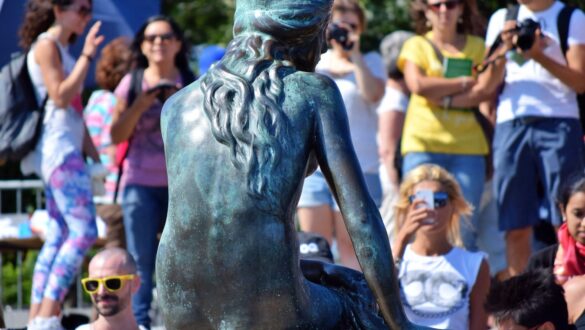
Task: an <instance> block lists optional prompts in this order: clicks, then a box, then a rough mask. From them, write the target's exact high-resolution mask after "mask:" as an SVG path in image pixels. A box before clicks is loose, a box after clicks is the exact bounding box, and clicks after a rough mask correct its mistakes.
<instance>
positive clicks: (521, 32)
mask: <svg viewBox="0 0 585 330" xmlns="http://www.w3.org/2000/svg"><path fill="white" fill-rule="evenodd" d="M539 28H540V24H539V23H538V22H536V21H534V20H532V19H530V18H528V19H526V20H524V21H522V22H520V24H518V28H517V29H518V38H517V39H516V47H518V48H520V49H521V50H523V51H526V50H529V49H530V48H532V45H533V44H534V40H535V39H536V30H538V29H539Z"/></svg>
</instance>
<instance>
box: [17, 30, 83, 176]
mask: <svg viewBox="0 0 585 330" xmlns="http://www.w3.org/2000/svg"><path fill="white" fill-rule="evenodd" d="M42 38H52V37H50V36H49V35H48V34H47V33H46V32H45V33H42V34H41V35H39V37H38V38H37V40H39V39H42ZM56 44H57V45H58V47H59V51H60V53H61V59H62V63H63V70H64V71H65V75H66V76H67V75H68V74H69V73H70V72H71V70H72V69H73V66H74V65H75V59H74V58H73V57H72V56H71V55H70V54H69V52H68V49H67V47H65V46H63V45H61V44H60V43H58V42H57V43H56ZM35 46H36V42H35V44H33V45H32V47H31V50H30V51H29V53H28V55H27V59H26V60H27V66H28V71H29V74H30V78H31V81H32V83H33V86H34V89H35V94H36V96H37V102H39V104H41V103H42V102H43V100H44V99H45V96H46V95H47V87H46V86H45V83H44V81H43V75H42V73H41V69H40V66H39V64H38V63H37V62H36V61H35V58H34V51H35ZM80 92H81V91H80ZM83 136H84V124H83V117H82V115H81V113H77V112H76V111H75V110H74V109H73V107H71V106H69V107H68V108H67V109H60V108H58V107H57V106H56V105H55V102H53V100H51V99H49V100H48V101H47V104H46V106H45V115H44V118H43V128H42V133H41V137H40V139H39V142H38V143H37V145H36V147H35V149H34V150H33V151H31V152H30V153H29V154H28V155H26V156H25V157H24V158H23V159H22V161H21V162H20V168H21V171H22V173H23V174H30V173H36V174H37V175H39V176H40V178H41V179H42V180H43V181H44V182H48V181H49V178H50V176H51V174H52V173H53V170H55V169H56V168H57V167H59V166H60V165H61V164H63V161H64V160H65V158H66V157H67V156H68V155H69V154H71V153H72V152H74V151H81V149H82V144H83Z"/></svg>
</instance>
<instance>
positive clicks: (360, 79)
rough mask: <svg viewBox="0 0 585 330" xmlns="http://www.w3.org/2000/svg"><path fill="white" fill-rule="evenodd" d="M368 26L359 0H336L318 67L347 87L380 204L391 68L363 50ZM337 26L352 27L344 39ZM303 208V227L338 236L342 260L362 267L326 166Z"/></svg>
mask: <svg viewBox="0 0 585 330" xmlns="http://www.w3.org/2000/svg"><path fill="white" fill-rule="evenodd" d="M365 28H366V17H365V12H364V10H363V8H361V6H360V4H359V2H358V1H357V0H336V1H334V2H333V9H332V16H331V24H330V25H329V28H328V34H329V35H328V39H329V43H330V46H331V49H329V50H328V51H327V52H326V53H325V54H323V55H322V56H321V61H320V62H319V64H317V68H316V69H315V71H316V72H318V73H321V74H324V75H326V76H328V77H330V78H331V79H333V81H335V84H336V85H337V87H338V88H339V90H340V92H341V96H342V97H343V101H344V103H345V106H346V110H347V115H348V117H349V125H350V131H351V138H352V141H353V144H354V147H355V150H356V154H357V157H358V160H359V162H360V165H361V168H362V171H363V172H364V178H365V179H366V183H367V186H368V190H369V193H370V195H371V196H372V198H373V199H374V201H375V202H376V205H377V206H378V207H380V205H381V203H382V185H381V183H380V178H379V176H378V168H379V165H380V163H379V160H378V150H377V145H376V133H377V126H378V120H377V114H376V109H377V105H378V103H379V101H380V100H381V99H382V97H383V96H384V82H385V80H386V70H385V68H384V63H383V61H382V58H381V57H380V56H379V55H378V54H377V53H375V52H371V53H367V54H362V53H361V51H360V35H361V34H362V33H363V32H364V31H365ZM335 30H337V31H340V30H345V31H346V32H347V40H346V41H345V42H344V43H342V42H341V41H340V40H337V39H335V38H333V34H334V33H335V32H334V31H335ZM341 40H343V39H341ZM297 211H298V213H297V214H298V218H299V223H300V227H301V229H302V230H303V231H308V232H316V233H319V234H320V235H322V236H323V237H325V238H326V239H327V241H328V242H329V244H332V240H333V238H334V237H335V240H336V242H337V249H338V251H339V256H340V261H341V263H342V264H343V265H345V266H347V267H351V268H354V269H360V265H359V264H358V261H357V259H356V255H355V252H354V249H353V246H352V243H351V240H350V238H349V235H348V233H347V229H346V227H345V225H344V224H343V218H342V216H341V212H340V210H339V206H338V205H337V202H336V201H335V198H334V197H333V193H332V192H331V191H330V190H329V187H328V186H327V182H326V181H325V177H324V176H323V173H322V172H321V170H317V171H316V172H315V173H314V174H313V175H312V176H310V177H308V178H307V179H306V180H305V183H304V187H303V192H302V194H301V199H300V201H299V205H298V210H297Z"/></svg>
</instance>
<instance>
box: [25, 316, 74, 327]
mask: <svg viewBox="0 0 585 330" xmlns="http://www.w3.org/2000/svg"><path fill="white" fill-rule="evenodd" d="M26 327H27V329H28V330H65V329H63V326H62V325H61V320H60V319H59V318H58V317H57V316H51V317H40V316H37V317H35V318H34V319H32V320H31V321H30V322H29V323H28V324H27V326H26Z"/></svg>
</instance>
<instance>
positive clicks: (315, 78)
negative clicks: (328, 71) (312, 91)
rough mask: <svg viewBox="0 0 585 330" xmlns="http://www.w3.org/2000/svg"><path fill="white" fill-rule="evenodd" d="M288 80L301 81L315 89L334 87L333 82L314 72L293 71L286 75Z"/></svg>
mask: <svg viewBox="0 0 585 330" xmlns="http://www.w3.org/2000/svg"><path fill="white" fill-rule="evenodd" d="M287 79H288V80H289V81H296V82H302V83H304V84H305V85H307V86H309V87H314V88H317V89H322V88H332V87H336V86H337V85H335V82H334V81H333V80H332V79H331V78H329V77H327V76H324V75H322V74H319V73H316V72H306V71H295V73H293V74H291V75H289V76H288V77H287Z"/></svg>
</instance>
